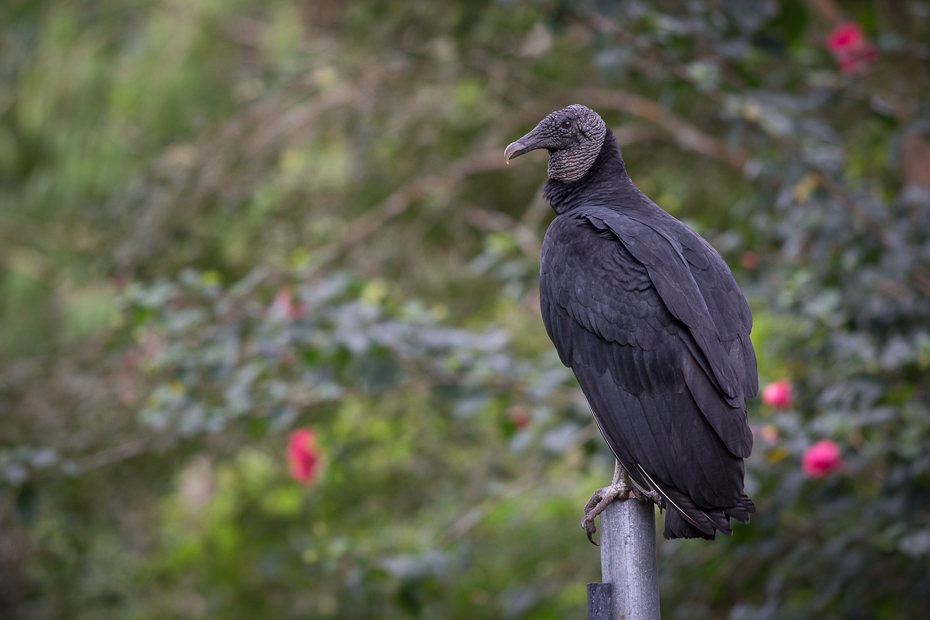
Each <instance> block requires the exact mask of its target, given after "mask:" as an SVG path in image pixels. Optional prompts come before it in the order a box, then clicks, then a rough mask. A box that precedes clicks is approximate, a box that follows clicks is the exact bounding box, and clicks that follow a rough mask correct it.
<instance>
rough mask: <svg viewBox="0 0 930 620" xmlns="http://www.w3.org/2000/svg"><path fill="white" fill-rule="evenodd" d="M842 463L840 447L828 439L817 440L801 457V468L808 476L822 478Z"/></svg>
mask: <svg viewBox="0 0 930 620" xmlns="http://www.w3.org/2000/svg"><path fill="white" fill-rule="evenodd" d="M842 464H843V461H842V459H840V447H839V446H838V445H836V443H834V442H832V441H830V440H829V439H822V440H820V441H818V442H817V443H815V444H814V445H812V446H811V447H810V448H808V449H807V450H806V451H805V452H804V456H802V457H801V470H802V471H803V472H804V475H805V476H808V477H810V478H823V477H824V476H826V475H827V474H829V473H830V472H831V471H833V470H834V469H839V468H840V466H841V465H842Z"/></svg>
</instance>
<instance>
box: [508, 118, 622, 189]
mask: <svg viewBox="0 0 930 620" xmlns="http://www.w3.org/2000/svg"><path fill="white" fill-rule="evenodd" d="M606 135H607V125H605V124H604V121H603V120H601V117H600V116H598V114H597V112H595V111H594V110H591V109H590V108H586V107H584V106H583V105H579V104H577V103H576V104H574V105H570V106H568V107H567V108H562V109H561V110H556V111H555V112H553V113H552V114H550V115H549V116H547V117H546V118H544V119H543V120H542V121H541V122H540V123H539V124H538V125H536V128H535V129H533V131H531V132H530V133H528V134H526V135H525V136H523V137H522V138H520V139H519V140H517V141H516V142H513V143H511V144H510V145H509V146H508V147H507V148H506V149H505V150H504V160H505V161H506V162H507V163H510V160H511V159H513V158H514V157H519V156H520V155H523V154H524V153H529V152H530V151H533V150H536V149H548V150H549V178H550V179H555V180H556V181H562V182H563V183H571V182H572V181H577V180H578V179H580V178H581V177H583V176H584V175H585V173H587V172H588V170H589V169H590V168H591V165H592V164H593V163H594V160H595V159H597V154H598V153H600V151H601V146H603V144H604V137H605V136H606Z"/></svg>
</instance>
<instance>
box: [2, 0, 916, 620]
mask: <svg viewBox="0 0 930 620" xmlns="http://www.w3.org/2000/svg"><path fill="white" fill-rule="evenodd" d="M843 20H854V21H857V22H858V23H859V24H861V26H862V28H863V29H864V34H865V37H867V40H868V41H869V44H871V45H874V46H875V50H876V58H875V59H874V60H868V59H866V60H863V61H862V62H861V63H860V64H859V65H857V66H855V67H853V70H851V71H841V70H840V69H839V67H838V65H837V60H838V57H836V58H835V57H834V56H832V55H831V51H830V50H829V49H828V47H827V46H826V44H825V36H826V35H827V33H828V32H830V31H831V30H832V29H833V28H834V27H835V26H837V25H838V23H840V22H841V21H843ZM0 25H2V26H0V616H2V617H4V618H6V617H10V618H24V619H32V618H37V619H38V618H121V619H122V618H130V619H133V618H138V619H140V620H141V619H155V618H230V619H235V618H249V619H252V618H328V617H340V618H485V617H487V618H500V617H502V618H565V617H581V616H582V615H583V613H584V611H583V610H584V607H585V588H584V584H585V583H586V582H590V581H598V580H599V570H598V567H599V562H598V553H597V549H596V548H594V547H591V546H590V545H588V543H587V542H586V541H585V539H584V535H583V533H582V530H581V529H580V528H579V527H578V522H579V519H580V517H581V514H580V512H581V510H580V508H581V506H582V505H583V502H584V501H585V499H586V498H587V496H588V495H589V493H590V492H591V491H592V490H593V489H594V488H595V487H598V486H602V485H603V484H604V483H605V482H606V480H607V478H608V477H609V475H610V472H611V466H612V461H611V457H610V455H609V454H608V453H607V451H606V448H605V447H604V445H603V442H602V440H601V439H600V437H599V436H598V434H597V430H596V428H595V427H594V425H593V422H592V421H591V419H590V415H589V413H588V411H587V408H586V405H585V403H584V400H583V397H582V396H581V394H580V391H579V390H578V389H577V386H576V385H575V384H574V382H573V379H572V378H571V374H570V372H569V371H567V370H566V369H564V368H563V367H562V366H561V365H560V364H559V362H558V359H557V357H556V356H555V354H554V351H553V350H552V347H551V345H550V344H549V342H548V339H547V338H546V335H545V332H544V330H543V328H542V324H541V320H540V318H539V316H538V309H537V305H538V300H537V295H538V293H537V288H536V281H535V278H536V273H537V270H538V253H539V245H540V240H541V238H542V235H543V234H544V231H545V227H546V224H547V222H548V221H549V218H551V215H550V213H549V210H548V207H547V205H546V204H545V203H544V202H543V201H542V199H541V197H540V195H539V187H540V184H541V183H542V181H543V179H544V174H545V167H544V164H543V161H544V158H543V157H542V156H539V157H537V156H530V157H529V158H528V159H526V160H520V162H519V165H518V166H516V167H515V168H509V169H506V170H504V166H503V161H502V148H503V146H504V145H505V144H507V143H508V142H510V141H511V140H512V139H513V138H514V137H517V136H519V135H521V134H522V132H525V131H526V130H528V129H529V128H530V127H532V126H533V125H534V124H535V123H536V122H537V121H538V120H539V119H540V118H542V116H544V115H545V114H546V113H548V112H550V111H552V110H553V109H556V108H558V107H561V106H563V105H566V104H569V103H583V104H586V105H589V106H590V107H592V108H595V109H597V110H598V111H599V112H600V113H601V114H602V116H603V117H604V118H605V120H607V121H608V123H609V125H610V126H611V127H612V128H613V129H614V131H615V133H616V135H617V137H618V140H619V142H620V143H621V146H622V147H623V149H624V156H625V159H626V162H627V166H628V168H629V170H630V173H631V176H632V177H633V179H634V181H635V182H636V183H637V184H638V185H639V186H640V187H641V188H642V189H643V190H644V191H645V192H646V193H647V194H648V195H650V196H651V197H652V198H653V199H655V200H656V201H657V202H658V203H659V204H660V205H661V206H663V207H664V208H665V209H667V210H668V211H669V212H670V213H672V214H673V215H675V216H676V217H679V218H680V219H682V220H684V221H686V222H687V223H688V224H689V225H691V226H692V227H693V228H695V229H696V230H698V231H699V232H700V233H701V234H702V235H704V236H705V238H707V239H708V240H709V241H710V242H711V243H712V244H713V245H714V246H715V247H716V248H717V249H718V250H719V251H720V252H721V254H722V255H723V256H724V257H725V259H726V260H727V262H728V263H729V264H730V265H731V267H732V268H733V270H734V273H735V275H736V276H737V279H738V280H739V281H740V284H741V286H742V288H743V290H744V292H745V293H746V294H747V297H748V298H749V299H750V303H751V305H752V308H753V314H754V317H755V328H754V331H753V339H754V342H755V344H756V350H757V353H758V356H759V370H760V378H761V379H762V381H763V383H764V382H767V381H772V380H776V379H781V378H788V379H790V380H791V381H792V383H793V385H794V392H795V399H794V402H793V405H792V406H791V407H790V408H787V409H781V410H775V409H773V408H771V407H768V406H765V405H761V404H760V403H758V402H752V403H750V420H751V422H752V423H753V424H754V427H755V428H756V430H757V431H760V433H759V434H758V435H757V439H756V448H755V450H754V454H753V457H752V458H751V459H750V460H749V461H748V465H747V490H748V492H749V494H750V495H751V496H752V497H753V498H754V499H755V500H756V503H757V505H758V506H759V513H758V514H757V515H755V516H754V518H753V522H752V523H751V524H750V525H748V526H737V527H736V528H735V533H734V536H733V537H732V538H729V539H722V540H721V539H718V540H717V541H715V542H713V543H706V542H703V541H673V542H664V541H660V542H664V544H661V545H660V572H661V574H660V578H661V592H662V607H663V610H664V613H665V615H666V616H667V617H674V618H692V619H704V618H706V619H710V618H730V619H731V620H741V619H750V618H752V619H767V618H772V619H774V618H779V619H784V618H810V617H822V618H853V617H854V618H876V619H894V618H918V617H924V616H926V615H927V614H928V613H930V602H928V601H930V572H928V571H927V568H926V567H927V565H928V559H930V456H928V455H930V450H928V439H927V438H928V437H930V404H928V403H930V393H928V390H930V388H928V386H930V382H928V380H927V379H928V367H930V327H928V326H930V77H928V76H930V71H928V68H930V67H928V64H930V47H928V45H927V41H928V40H930V5H928V3H926V2H921V1H910V2H901V3H889V2H878V1H867V0H855V1H850V2H839V3H836V2H834V1H833V0H809V1H806V2H805V1H801V0H777V1H776V0H771V1H766V2H731V1H729V0H722V1H710V0H708V1H707V2H685V1H681V2H677V1H663V0H652V1H645V0H622V1H618V2H599V1H598V2H582V3H574V4H573V3H561V2H547V1H540V2H530V1H527V2H522V1H506V2H505V1H498V2H451V3H436V2H427V1H425V0H414V1H413V2H396V1H381V2H377V1H373V0H365V1H358V2H338V1H334V0H320V1H317V2H286V1H283V0H272V1H270V2H254V1H247V0H235V1H230V2H220V1H218V0H185V1H179V0H146V1H145V2H142V1H139V0H129V1H127V0H123V1H120V2H116V1H113V0H79V1H73V2H61V1H59V2H53V1H48V2H41V1H38V0H12V1H7V2H5V3H3V5H2V6H0ZM305 426H310V427H312V428H313V429H314V430H315V432H316V436H317V438H318V441H319V444H320V449H321V452H322V458H323V460H324V466H323V469H322V471H321V473H320V475H319V477H318V478H317V479H316V481H315V483H314V484H313V485H312V486H301V485H299V484H297V483H296V482H294V481H292V480H290V479H289V478H288V475H287V462H286V457H285V446H286V443H287V434H288V432H289V431H290V430H292V429H294V428H298V427H305ZM824 438H829V439H832V440H834V441H836V442H837V443H838V444H839V445H840V446H841V449H842V454H843V459H844V466H843V468H842V469H841V470H840V471H838V472H834V473H832V474H831V475H829V476H827V477H825V478H822V479H807V478H804V476H803V475H802V473H801V469H800V465H799V462H800V457H801V454H802V453H803V452H804V450H805V449H806V448H807V447H809V446H810V445H811V444H812V443H813V442H815V441H817V440H819V439H824Z"/></svg>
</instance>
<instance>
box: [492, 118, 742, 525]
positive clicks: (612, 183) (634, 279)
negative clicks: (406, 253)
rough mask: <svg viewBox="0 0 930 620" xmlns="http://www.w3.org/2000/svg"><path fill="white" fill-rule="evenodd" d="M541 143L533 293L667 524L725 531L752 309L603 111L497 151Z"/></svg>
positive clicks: (552, 123)
mask: <svg viewBox="0 0 930 620" xmlns="http://www.w3.org/2000/svg"><path fill="white" fill-rule="evenodd" d="M535 148H546V149H548V150H549V153H550V163H549V176H550V178H549V180H548V181H547V182H546V185H545V188H544V195H545V197H546V198H547V199H548V200H549V202H550V204H551V205H552V208H553V210H554V211H555V213H556V215H557V217H556V218H555V220H554V221H553V222H552V224H551V225H550V227H549V230H548V231H547V233H546V237H545V241H544V242H543V249H542V256H541V260H540V285H539V286H540V306H541V311H542V317H543V321H544V323H545V326H546V331H547V332H548V333H549V337H550V338H551V339H552V342H553V343H554V344H555V346H556V349H557V350H558V352H559V356H560V358H561V360H562V362H563V363H564V364H565V365H566V366H569V367H570V368H571V369H572V370H573V371H574V373H575V376H576V377H577V378H578V382H579V384H580V385H581V389H582V390H583V391H584V394H585V396H586V397H587V399H588V402H589V404H590V406H591V410H592V412H593V413H594V418H595V420H596V421H597V424H598V426H599V427H600V429H601V433H602V434H603V435H604V438H605V439H606V441H607V443H608V445H609V446H610V449H611V450H612V451H613V453H614V455H615V456H616V458H617V460H618V461H619V462H620V464H621V465H622V466H623V468H624V469H625V470H626V471H627V472H628V473H629V475H630V477H632V479H633V480H634V481H635V482H636V483H637V484H638V485H639V486H641V487H642V488H644V489H653V490H655V491H658V493H659V494H660V495H661V496H662V497H663V498H664V500H665V503H666V507H667V508H668V512H667V516H666V520H665V537H666V538H696V537H702V538H708V539H711V538H713V537H714V534H715V531H717V530H719V531H721V532H724V533H726V534H730V533H731V530H730V526H729V518H734V519H737V520H739V521H742V522H748V521H749V513H751V512H755V506H754V505H753V503H752V501H751V500H750V499H749V498H748V497H747V496H746V495H745V494H744V493H743V478H744V473H745V470H744V464H743V459H744V458H746V457H748V456H749V454H750V451H751V450H752V433H751V431H750V429H749V424H748V420H747V416H746V402H745V399H746V398H748V397H752V396H755V394H756V392H757V391H758V378H757V374H756V359H755V353H754V352H753V348H752V343H751V341H750V339H749V333H750V330H751V328H752V317H751V315H750V312H749V307H748V306H747V304H746V301H745V299H744V298H743V295H742V293H741V292H740V290H739V287H738V286H737V284H736V282H735V281H734V279H733V276H732V275H731V273H730V270H729V268H728V267H727V265H726V263H725V262H724V261H723V259H722V258H721V257H720V255H719V254H718V253H717V252H716V251H715V250H714V249H713V248H712V247H711V246H710V244H708V243H707V242H706V241H705V240H704V239H703V238H701V237H700V236H699V235H698V234H697V233H695V232H694V231H693V230H691V229H690V228H688V227H687V226H685V225H684V224H682V223H681V222H679V221H678V220H676V219H675V218H674V217H672V216H671V215H669V214H668V213H666V212H665V211H663V210H662V209H661V208H660V207H659V206H658V205H656V204H655V203H654V202H652V201H651V200H649V198H647V197H646V196H645V195H644V194H643V193H642V192H641V191H639V189H637V188H636V186H635V185H634V184H633V182H632V181H631V180H630V177H629V175H628V174H627V172H626V169H625V167H624V163H623V159H622V157H621V155H620V149H619V147H618V146H617V143H616V140H615V139H614V137H613V135H612V134H611V132H610V130H608V129H607V128H606V126H605V125H604V124H603V121H602V120H601V119H600V117H599V116H598V115H597V114H595V113H594V112H593V111H591V110H589V109H588V108H585V107H583V106H578V105H575V106H569V107H568V108H564V109H562V110H559V111H557V112H553V113H552V114H550V115H549V116H548V117H546V119H544V120H543V121H542V122H541V123H540V124H539V125H538V126H537V127H536V129H534V130H533V131H532V132H530V133H529V134H527V135H526V136H524V137H523V138H521V139H520V140H518V141H517V142H515V143H513V144H511V145H510V146H509V147H508V148H507V151H506V157H507V159H508V160H509V159H510V158H511V157H515V156H517V155H521V154H523V153H525V152H528V151H530V150H533V149H535Z"/></svg>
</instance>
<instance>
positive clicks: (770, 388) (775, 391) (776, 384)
mask: <svg viewBox="0 0 930 620" xmlns="http://www.w3.org/2000/svg"><path fill="white" fill-rule="evenodd" d="M791 400H792V396H791V383H790V382H789V381H788V380H787V379H779V380H778V381H772V382H771V383H769V384H768V385H766V386H765V387H764V388H762V402H763V403H765V404H766V405H771V406H772V407H778V408H779V409H787V408H788V407H790V406H791Z"/></svg>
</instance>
